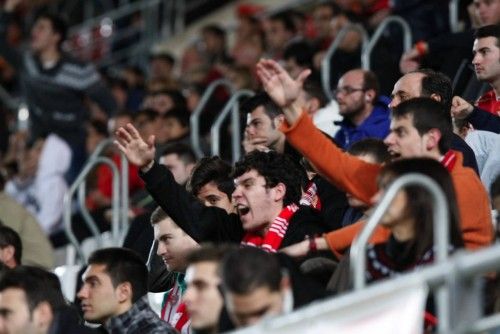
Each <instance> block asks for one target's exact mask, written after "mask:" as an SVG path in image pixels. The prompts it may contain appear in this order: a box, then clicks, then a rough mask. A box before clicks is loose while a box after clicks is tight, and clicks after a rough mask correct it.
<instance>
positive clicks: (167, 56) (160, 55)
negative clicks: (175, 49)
mask: <svg viewBox="0 0 500 334" xmlns="http://www.w3.org/2000/svg"><path fill="white" fill-rule="evenodd" d="M155 59H160V60H163V61H165V62H167V63H169V64H170V65H171V66H174V64H175V58H174V56H173V55H172V54H171V53H169V52H164V51H162V52H153V53H152V54H151V55H150V56H149V60H150V61H151V60H155Z"/></svg>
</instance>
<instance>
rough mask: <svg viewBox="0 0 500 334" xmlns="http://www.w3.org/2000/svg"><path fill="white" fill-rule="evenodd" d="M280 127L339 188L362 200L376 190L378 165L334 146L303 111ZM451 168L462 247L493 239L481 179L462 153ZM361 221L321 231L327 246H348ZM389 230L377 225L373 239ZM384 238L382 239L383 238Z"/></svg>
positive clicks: (337, 250)
mask: <svg viewBox="0 0 500 334" xmlns="http://www.w3.org/2000/svg"><path fill="white" fill-rule="evenodd" d="M281 130H282V131H283V132H284V133H285V135H286V138H287V140H288V141H289V143H290V144H292V146H294V147H295V148H296V149H297V150H298V151H299V152H301V153H302V154H303V155H304V156H305V157H307V159H308V160H309V161H310V162H311V163H312V164H313V165H314V166H315V167H316V168H317V169H318V171H319V172H320V173H321V174H322V175H323V176H325V177H326V178H327V179H329V180H330V182H332V183H333V184H335V185H336V186H337V187H339V188H340V189H343V190H344V191H346V192H349V193H351V194H352V195H353V196H354V197H356V198H359V199H360V200H362V201H363V202H365V203H370V199H371V197H372V196H373V195H374V194H375V193H376V192H377V182H376V181H377V175H378V173H379V171H380V169H381V168H382V166H380V165H377V164H370V163H367V162H364V161H362V160H360V159H358V158H356V157H354V156H351V155H349V154H347V153H344V152H343V151H341V150H340V149H339V148H337V147H336V146H335V145H334V144H333V143H332V142H331V141H330V140H329V139H328V138H326V137H325V135H324V134H322V133H321V131H319V130H318V129H316V127H315V126H314V124H313V123H312V121H311V120H310V119H309V118H308V117H307V115H306V113H303V114H302V115H301V117H300V118H299V119H298V120H297V122H296V123H295V124H294V125H293V126H288V125H287V124H285V123H284V124H283V125H282V127H281ZM457 155H458V159H457V162H456V164H455V166H454V168H453V170H452V172H451V177H452V180H453V184H454V186H455V192H456V195H457V204H458V209H459V214H460V220H461V229H462V237H463V239H464V243H465V247H466V248H468V249H477V248H480V247H484V246H488V245H490V244H491V243H492V241H493V225H492V220H491V210H490V205H489V200H488V195H487V193H486V190H485V189H484V187H483V185H482V184H481V181H480V180H479V178H478V177H477V175H476V174H475V173H474V171H473V170H472V169H470V168H467V167H464V166H463V165H462V155H461V154H460V153H457ZM361 227H362V225H361V223H356V224H354V225H351V226H348V227H345V228H342V229H339V230H336V231H333V232H330V233H328V234H326V235H325V239H326V240H327V242H328V245H329V246H330V248H331V249H332V250H333V251H334V253H336V254H337V255H338V253H341V252H343V251H344V250H345V249H346V248H347V247H349V246H350V244H351V242H352V240H353V239H354V237H355V236H356V235H357V233H358V232H359V230H360V229H361ZM388 236H389V233H387V231H384V229H383V228H379V229H377V232H376V233H375V236H374V237H375V239H374V237H372V240H377V239H378V241H384V240H386V239H387V238H388ZM384 238H385V239H384Z"/></svg>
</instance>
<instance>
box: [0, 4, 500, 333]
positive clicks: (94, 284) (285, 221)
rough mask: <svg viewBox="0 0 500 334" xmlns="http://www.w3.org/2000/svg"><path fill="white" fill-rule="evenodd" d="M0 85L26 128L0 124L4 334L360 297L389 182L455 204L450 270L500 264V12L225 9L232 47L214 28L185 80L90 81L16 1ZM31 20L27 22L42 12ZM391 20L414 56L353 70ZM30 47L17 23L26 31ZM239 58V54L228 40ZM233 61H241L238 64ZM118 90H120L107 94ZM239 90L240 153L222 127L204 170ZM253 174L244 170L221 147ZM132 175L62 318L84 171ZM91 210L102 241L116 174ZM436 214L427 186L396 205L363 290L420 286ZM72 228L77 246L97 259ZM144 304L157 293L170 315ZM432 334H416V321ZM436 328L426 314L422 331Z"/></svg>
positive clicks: (207, 320)
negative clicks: (479, 257) (195, 140)
mask: <svg viewBox="0 0 500 334" xmlns="http://www.w3.org/2000/svg"><path fill="white" fill-rule="evenodd" d="M0 4H2V6H3V8H2V9H1V10H0V83H1V85H2V87H5V88H6V89H7V90H8V91H9V92H10V93H11V94H12V95H15V96H18V97H19V98H20V99H21V100H22V101H23V102H24V103H25V105H26V107H27V109H28V110H29V126H27V127H26V126H22V124H21V126H19V124H17V123H16V121H17V115H15V116H14V117H13V114H12V113H11V112H10V111H9V110H8V108H7V107H2V109H0V264H1V269H0V333H87V332H89V333H90V332H97V333H141V334H143V333H221V332H226V331H230V330H232V329H235V328H240V327H244V326H249V325H252V324H256V323H258V322H259V321H261V320H262V319H265V318H269V317H272V316H277V315H281V314H285V313H289V312H293V311H294V310H296V309H298V308H300V307H302V306H304V305H308V304H310V303H311V302H314V301H318V300H324V299H326V298H331V297H332V296H336V295H338V294H341V293H346V292H348V291H350V290H351V289H352V276H351V272H350V270H349V266H350V264H349V249H350V246H351V244H352V243H353V240H355V238H356V236H357V235H358V233H359V232H360V231H361V230H362V229H363V227H364V225H365V223H366V221H367V220H368V219H369V218H370V216H371V215H372V214H373V211H374V207H375V206H376V205H377V204H378V203H379V202H380V201H381V199H382V197H383V196H384V193H385V192H386V191H387V189H388V188H389V187H390V186H391V184H392V183H393V182H394V181H395V180H396V179H398V178H399V177H401V176H403V175H405V174H409V173H420V174H422V175H424V176H427V177H428V178H430V179H432V180H433V181H434V182H435V183H436V184H437V185H438V187H439V188H440V189H441V190H442V192H443V193H444V195H445V198H446V201H447V203H448V213H449V220H448V221H447V222H441V223H443V224H448V226H449V240H450V245H449V252H450V254H453V253H454V252H456V251H458V250H466V251H469V252H474V251H476V250H479V249H483V248H486V247H489V246H491V245H493V244H494V243H495V242H496V239H497V237H498V235H499V233H498V231H499V229H498V223H500V0H471V1H468V3H467V2H463V4H462V5H463V7H464V8H463V9H464V10H463V12H464V13H467V15H469V17H467V18H464V21H465V23H464V26H463V27H462V29H461V31H460V32H453V31H451V30H450V27H449V23H448V22H449V20H448V16H449V13H448V1H445V0H440V1H425V0H411V1H410V0H405V1H402V0H393V1H387V0H332V1H318V2H316V3H313V4H312V5H311V4H309V5H306V6H303V7H300V6H299V7H298V8H293V9H288V10H283V11H280V12H273V13H272V14H269V11H268V10H267V9H266V8H264V7H262V6H257V5H250V4H245V5H238V6H236V7H235V9H236V12H235V17H236V22H237V26H236V28H235V29H233V30H231V29H229V28H228V27H225V26H222V25H219V24H209V25H206V26H204V27H203V28H202V29H201V30H200V31H199V35H198V36H197V38H196V41H195V42H194V43H192V44H189V45H188V46H187V47H186V49H185V50H183V52H182V56H181V57H179V59H176V57H174V56H173V54H171V53H168V52H166V51H156V52H152V53H151V54H150V55H149V58H148V61H147V66H146V67H140V66H137V65H136V64H126V65H124V64H121V65H120V67H119V68H118V69H116V68H115V69H113V71H106V69H98V68H97V67H96V66H95V65H96V64H94V63H93V62H89V61H85V60H81V59H77V58H76V57H75V56H74V55H71V54H68V52H66V49H65V45H66V44H65V43H66V40H67V33H68V27H67V25H66V22H65V21H64V19H63V18H62V17H61V16H60V15H58V14H56V13H51V12H48V11H45V10H42V9H43V8H42V9H40V8H30V7H29V6H28V5H27V4H26V2H25V1H23V0H5V1H1V2H0ZM35 9H36V10H35ZM390 15H398V16H400V17H402V18H403V19H405V20H406V21H407V22H408V23H409V24H410V27H411V30H412V36H413V45H414V46H413V47H412V48H411V49H410V50H407V51H405V52H402V48H401V46H400V45H399V44H398V42H397V41H398V40H399V38H400V37H401V36H400V32H399V31H397V30H394V29H389V30H388V33H387V34H386V36H384V37H383V39H382V40H381V42H380V43H379V45H378V46H377V47H376V48H375V49H374V53H373V55H372V62H371V63H372V68H373V70H366V69H363V68H362V67H361V61H360V59H361V57H360V55H361V52H362V45H363V35H362V34H361V33H360V31H359V30H349V31H347V33H346V34H345V38H344V39H343V40H342V41H339V44H338V50H337V52H336V53H335V54H334V55H333V57H332V58H331V59H330V60H328V59H327V60H326V61H329V62H330V65H331V66H330V68H331V70H330V73H328V75H329V76H330V78H331V83H332V87H330V90H331V95H332V96H333V97H334V99H333V100H331V99H329V98H328V97H327V96H326V95H325V92H324V91H323V86H322V83H321V75H320V73H321V70H322V67H323V66H324V64H325V55H326V53H327V50H328V48H329V47H330V46H331V44H332V43H333V41H335V40H336V38H337V36H339V35H340V34H341V31H342V34H343V33H344V32H345V31H346V30H343V29H344V28H345V27H348V26H349V25H352V24H357V25H361V26H363V27H364V29H366V30H367V31H368V33H370V34H371V33H373V31H374V30H375V29H376V28H377V27H378V26H379V25H380V23H381V22H382V21H383V20H384V19H385V18H387V17H388V16H390ZM29 18H31V22H30V25H29V34H28V36H26V38H23V28H24V26H23V22H25V21H29V20H28V19H29ZM229 37H231V38H229ZM230 41H231V42H230ZM109 73H112V74H109ZM221 78H224V79H227V80H228V81H229V82H230V83H231V85H232V86H233V87H234V89H235V91H236V90H241V89H248V90H252V91H253V92H254V93H255V94H254V95H253V96H251V97H248V98H245V99H241V101H239V102H240V115H239V116H240V122H241V125H242V127H241V128H242V129H243V131H241V133H234V131H232V130H233V129H231V128H230V127H229V126H225V127H224V130H223V133H222V145H221V146H222V147H221V152H220V156H210V155H209V154H208V149H207V148H208V147H209V146H210V143H211V137H210V125H211V124H212V123H213V121H214V119H215V117H216V116H217V115H218V113H219V112H220V111H221V110H222V108H223V107H224V105H225V103H226V102H227V101H228V99H229V98H230V97H231V92H230V91H229V90H226V89H223V88H219V89H217V90H216V91H215V93H214V94H213V95H212V97H211V98H210V99H209V100H208V101H207V103H206V105H205V106H204V108H203V112H202V114H201V121H200V124H201V127H200V133H201V139H202V145H201V149H202V150H203V151H204V153H205V157H202V158H198V157H197V155H196V154H195V151H194V150H193V147H191V144H192V143H191V139H190V134H191V129H190V115H191V114H192V113H193V111H194V110H195V109H196V108H197V106H198V105H199V103H200V100H201V97H202V94H203V92H204V91H205V89H206V87H207V86H208V85H209V84H210V83H212V82H214V81H215V80H217V79H221ZM234 137H237V138H238V140H239V142H240V145H241V148H242V150H243V152H244V155H243V156H242V157H241V158H240V159H239V160H238V161H237V162H236V163H235V164H234V165H232V164H231V163H229V162H228V161H230V160H231V145H230V140H231V138H234ZM108 139H112V140H113V141H114V145H113V146H112V147H111V148H108V149H107V150H106V151H105V152H104V154H105V156H106V157H108V158H109V159H111V161H113V162H114V163H115V164H116V165H117V167H118V168H121V167H122V166H121V165H122V163H123V160H121V156H122V155H124V156H125V157H126V159H127V163H128V168H129V176H128V185H129V189H128V194H129V203H130V208H129V212H128V220H129V226H128V233H127V235H126V237H125V240H124V242H123V244H122V245H121V246H122V247H111V248H101V249H96V250H95V251H93V252H92V254H91V255H90V256H89V258H88V260H87V263H86V266H85V267H84V268H82V270H81V272H80V273H79V276H78V277H77V281H78V283H77V291H75V299H76V302H75V303H69V302H67V300H66V299H65V296H63V293H62V289H61V283H60V281H59V279H58V277H57V276H56V275H55V274H53V273H52V272H51V270H53V269H54V266H55V260H54V253H53V251H54V249H58V248H59V249H60V248H61V247H63V246H65V245H66V244H68V237H67V235H66V233H65V231H64V228H63V209H64V207H63V198H64V195H65V193H66V192H67V191H68V189H69V187H70V186H71V184H72V183H73V182H74V180H75V179H76V178H77V176H78V175H79V173H80V172H81V171H82V168H83V167H84V165H85V164H86V162H87V159H88V157H89V156H90V155H91V154H92V153H93V152H94V151H95V150H96V148H97V147H99V145H100V144H101V143H103V142H104V141H106V140H108ZM86 187H87V190H86V198H85V206H86V208H87V210H89V211H90V213H91V216H92V218H93V219H94V220H95V221H96V222H97V225H98V228H99V230H100V231H101V232H105V231H108V230H110V229H111V218H110V217H111V214H110V213H111V209H110V207H111V204H112V196H113V173H112V170H111V169H110V168H109V166H107V165H100V166H98V167H97V168H95V169H94V170H93V171H92V173H91V174H90V177H89V178H88V179H87V184H86ZM434 210H436V203H434V202H433V201H431V200H430V196H429V194H428V192H426V191H425V190H424V189H422V188H421V187H419V186H407V187H404V188H403V189H402V190H400V191H399V192H398V193H397V195H396V196H395V198H394V199H393V200H392V202H391V203H390V205H389V207H388V209H387V211H386V212H385V214H384V215H383V217H382V218H381V221H380V223H379V225H378V227H377V228H376V230H375V232H374V233H373V235H372V236H371V238H370V240H369V245H368V248H367V251H366V257H367V269H366V279H367V281H368V282H369V283H372V282H375V281H379V280H384V279H389V278H391V277H394V276H397V275H398V274H400V273H403V272H410V271H415V270H419V269H420V268H422V267H423V266H426V265H428V264H431V263H432V262H433V261H434V257H435V254H434V253H435V248H434V231H433V215H432V212H433V211H434ZM85 220H86V217H85V216H84V215H83V214H82V213H81V212H80V211H79V210H73V212H72V217H71V225H72V228H73V232H74V233H75V235H76V237H77V239H78V240H79V241H83V240H84V239H86V238H88V237H90V236H91V235H92V231H90V230H89V229H88V227H87V225H86V224H85ZM482 279H483V280H484V282H485V284H484V289H485V291H486V295H487V296H488V298H485V300H484V303H483V310H482V312H484V313H485V314H492V313H496V312H500V295H499V292H500V285H499V284H498V282H497V278H496V275H492V274H489V275H485V276H484V277H483V278H482ZM148 292H162V293H164V297H163V302H162V306H161V311H160V312H159V313H156V312H155V311H154V310H153V309H152V308H151V306H150V305H149V303H148V298H147V293H148ZM424 319H425V321H424ZM438 320H439V319H437V318H436V309H435V303H434V301H433V296H432V295H430V296H429V297H428V300H427V304H426V315H425V317H423V320H422V322H423V323H424V327H423V331H425V332H432V331H433V330H434V329H435V327H436V324H437V322H438Z"/></svg>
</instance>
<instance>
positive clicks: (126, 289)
mask: <svg viewBox="0 0 500 334" xmlns="http://www.w3.org/2000/svg"><path fill="white" fill-rule="evenodd" d="M116 296H117V298H118V302H120V303H125V302H127V301H128V300H130V302H132V284H130V282H123V283H120V284H119V285H118V286H117V287H116Z"/></svg>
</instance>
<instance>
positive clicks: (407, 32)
mask: <svg viewBox="0 0 500 334" xmlns="http://www.w3.org/2000/svg"><path fill="white" fill-rule="evenodd" d="M391 23H397V24H399V25H400V26H401V29H402V30H403V49H404V51H403V52H406V51H409V50H410V49H411V43H412V33H411V29H410V25H409V24H408V23H407V22H406V21H405V20H404V19H403V18H401V17H399V16H395V15H394V16H389V17H387V18H386V19H385V20H384V21H382V23H380V25H379V26H378V28H377V30H375V32H374V33H373V36H372V38H371V39H370V42H368V45H367V46H366V49H365V50H364V52H363V53H362V54H361V63H362V64H363V68H364V69H365V70H370V69H371V63H370V57H371V53H372V51H373V48H374V47H375V45H376V44H377V42H378V40H379V39H380V37H382V33H384V31H385V30H386V29H387V27H388V26H389V24H391Z"/></svg>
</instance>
